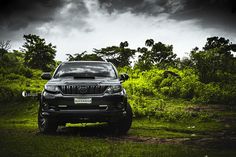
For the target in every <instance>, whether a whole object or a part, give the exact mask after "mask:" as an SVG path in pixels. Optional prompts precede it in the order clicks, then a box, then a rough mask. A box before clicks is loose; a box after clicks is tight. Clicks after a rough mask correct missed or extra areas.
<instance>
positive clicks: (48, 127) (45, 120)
mask: <svg viewBox="0 0 236 157" xmlns="http://www.w3.org/2000/svg"><path fill="white" fill-rule="evenodd" d="M42 112H43V109H42V107H41V106H40V107H39V110H38V128H39V132H40V133H43V134H52V133H55V132H56V130H57V127H58V125H57V123H56V121H55V120H53V119H52V118H49V117H45V116H43V115H42Z"/></svg>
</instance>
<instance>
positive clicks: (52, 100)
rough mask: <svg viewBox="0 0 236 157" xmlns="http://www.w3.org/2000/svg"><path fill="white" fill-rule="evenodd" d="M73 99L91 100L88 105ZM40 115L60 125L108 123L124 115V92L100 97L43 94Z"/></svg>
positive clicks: (125, 100)
mask: <svg viewBox="0 0 236 157" xmlns="http://www.w3.org/2000/svg"><path fill="white" fill-rule="evenodd" d="M75 98H91V99H92V102H91V103H90V104H76V103H75V102H74V99H75ZM41 105H42V108H43V112H42V115H43V116H50V117H53V118H55V119H57V120H58V121H60V122H62V123H69V122H70V123H73V122H75V123H77V122H110V121H116V120H119V119H120V118H122V117H124V116H125V115H126V111H125V108H126V105H127V97H126V94H125V93H124V92H121V93H118V94H113V95H109V94H102V95H62V94H52V93H48V92H45V91H44V92H43V93H42V97H41Z"/></svg>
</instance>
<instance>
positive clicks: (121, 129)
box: [109, 103, 133, 135]
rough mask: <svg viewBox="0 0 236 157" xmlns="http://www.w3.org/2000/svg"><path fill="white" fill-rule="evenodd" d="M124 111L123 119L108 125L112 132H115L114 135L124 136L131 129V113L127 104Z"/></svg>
mask: <svg viewBox="0 0 236 157" xmlns="http://www.w3.org/2000/svg"><path fill="white" fill-rule="evenodd" d="M125 111H126V115H125V116H124V117H123V118H121V119H119V120H118V121H117V122H111V123H109V126H110V127H111V129H112V130H113V131H115V134H118V135H125V134H127V132H128V131H129V129H130V127H131V124H132V117H133V113H132V108H131V106H130V104H129V103H128V104H127V107H126V110H125Z"/></svg>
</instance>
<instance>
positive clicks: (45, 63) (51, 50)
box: [23, 34, 56, 71]
mask: <svg viewBox="0 0 236 157" xmlns="http://www.w3.org/2000/svg"><path fill="white" fill-rule="evenodd" d="M24 40H25V43H24V45H23V51H24V52H25V58H24V63H25V65H26V66H27V67H30V68H34V69H41V70H43V71H50V70H52V69H53V68H54V65H55V61H54V58H55V55H56V46H53V45H52V44H51V43H49V44H46V41H45V39H42V38H40V37H39V36H37V35H32V34H28V35H24Z"/></svg>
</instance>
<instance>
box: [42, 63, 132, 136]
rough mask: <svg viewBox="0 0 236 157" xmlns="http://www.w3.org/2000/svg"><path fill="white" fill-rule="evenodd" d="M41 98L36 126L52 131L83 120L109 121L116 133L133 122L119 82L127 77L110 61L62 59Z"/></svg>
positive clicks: (45, 76) (127, 127) (120, 132)
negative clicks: (69, 60)
mask: <svg viewBox="0 0 236 157" xmlns="http://www.w3.org/2000/svg"><path fill="white" fill-rule="evenodd" d="M41 77H42V79H47V80H49V81H48V82H47V84H46V85H45V87H44V90H43V92H42V94H41V98H40V106H39V111H38V127H39V130H40V132H42V133H52V132H55V131H56V130H57V127H58V125H65V124H66V123H82V122H86V123H87V122H88V123H92V122H108V124H109V126H110V127H111V128H112V129H114V130H116V133H117V132H118V133H119V134H125V133H127V131H128V130H129V128H130V126H131V123H132V110H131V107H130V105H129V104H128V103H127V95H126V91H125V89H124V88H123V87H122V85H121V83H122V82H124V81H125V80H127V79H128V78H129V77H128V75H127V74H121V75H120V76H118V73H117V70H116V68H115V67H114V65H113V64H112V63H109V62H103V61H73V62H64V63H61V64H60V65H59V66H58V67H57V69H56V70H55V72H54V74H53V76H52V77H51V75H50V73H43V74H42V76H41Z"/></svg>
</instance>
